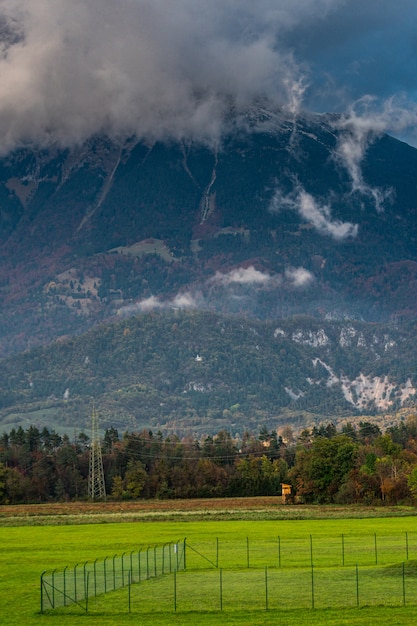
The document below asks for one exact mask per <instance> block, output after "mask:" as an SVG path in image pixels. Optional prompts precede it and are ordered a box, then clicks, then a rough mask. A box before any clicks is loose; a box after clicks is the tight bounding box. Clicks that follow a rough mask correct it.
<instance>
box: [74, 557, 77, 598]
mask: <svg viewBox="0 0 417 626" xmlns="http://www.w3.org/2000/svg"><path fill="white" fill-rule="evenodd" d="M77 567H78V563H77V565H76V566H75V567H74V599H75V601H76V602H77Z"/></svg>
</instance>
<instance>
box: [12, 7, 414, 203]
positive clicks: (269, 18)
mask: <svg viewBox="0 0 417 626" xmlns="http://www.w3.org/2000/svg"><path fill="white" fill-rule="evenodd" d="M416 58H417V2H416V1H415V0H396V1H395V2H393V0H257V1H256V2H254V1H253V0H0V152H1V153H3V154H4V153H7V152H8V151H10V150H12V149H14V148H16V147H18V146H21V145H27V144H30V145H31V144H42V145H50V144H51V143H58V144H59V145H72V144H76V143H80V142H82V141H84V140H85V139H87V138H88V137H90V136H92V135H94V134H95V133H103V132H104V133H107V134H109V135H111V136H114V137H119V136H120V137H124V136H126V135H132V134H137V135H138V137H139V138H143V139H149V140H155V139H167V138H168V139H187V140H198V141H205V142H213V141H218V140H219V138H220V137H221V135H222V133H223V132H224V131H225V130H227V125H228V123H230V115H229V114H230V110H233V111H235V112H236V113H237V114H239V113H240V112H242V111H245V109H246V108H247V107H248V106H251V105H252V104H253V103H254V102H258V103H259V102H260V101H262V102H263V103H268V105H270V106H274V107H279V108H280V109H281V110H283V111H285V112H287V113H288V115H293V116H294V115H296V114H297V113H299V112H302V111H308V112H329V111H331V112H338V113H343V114H344V118H343V120H344V121H343V123H344V124H345V127H346V128H349V129H350V130H351V131H352V132H351V136H352V137H353V138H354V140H355V141H358V142H359V143H360V142H361V141H362V138H363V136H364V134H366V133H368V132H369V131H370V130H376V131H377V132H385V131H387V132H390V133H391V134H393V135H394V136H397V137H399V138H402V139H404V140H406V141H408V142H409V143H411V144H412V145H416V146H417V131H416V130H415V128H417V124H416V121H417V86H416ZM350 156H351V155H350ZM352 158H353V159H354V156H353V157H352ZM354 167H355V162H354V161H353V162H352V168H353V169H352V172H353V174H354ZM358 176H359V174H358ZM357 184H358V185H359V186H360V184H361V180H360V176H359V178H358V180H357ZM306 201H307V200H306Z"/></svg>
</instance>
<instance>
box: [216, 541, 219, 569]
mask: <svg viewBox="0 0 417 626" xmlns="http://www.w3.org/2000/svg"><path fill="white" fill-rule="evenodd" d="M216 567H219V538H218V537H216Z"/></svg>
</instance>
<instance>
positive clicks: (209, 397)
mask: <svg viewBox="0 0 417 626" xmlns="http://www.w3.org/2000/svg"><path fill="white" fill-rule="evenodd" d="M416 171H417V150H416V149H414V148H412V147H411V146H408V145H407V144H405V143H403V142H400V141H398V140H396V139H394V138H392V137H390V136H388V135H378V134H374V133H371V132H368V131H366V132H365V131H362V130H360V129H359V130H358V128H355V127H354V126H352V125H350V124H349V123H348V122H347V121H346V120H345V119H343V118H342V117H341V116H337V115H330V114H328V115H315V116H313V115H308V116H307V115H304V116H301V115H300V116H293V117H291V118H289V117H288V116H286V117H285V116H283V115H282V114H281V113H280V112H279V111H274V112H271V111H269V110H266V109H264V108H262V107H261V106H260V105H258V106H256V107H252V108H251V109H250V110H248V112H247V115H246V116H244V117H241V118H240V119H239V120H238V121H236V120H235V119H233V118H232V117H231V121H230V126H229V132H228V134H226V135H225V136H224V137H223V140H222V142H221V143H219V144H213V145H202V144H196V143H185V142H183V141H178V142H170V143H160V142H148V143H144V142H140V141H138V140H137V139H136V138H135V137H131V138H127V139H126V138H125V139H123V140H122V139H117V140H116V139H110V138H108V137H94V138H92V139H90V140H89V141H88V142H86V143H84V144H83V145H78V146H73V147H72V148H60V147H59V146H56V145H55V146H50V147H48V148H47V147H44V148H35V147H33V148H32V149H29V148H28V147H25V148H21V149H19V150H15V151H14V152H12V153H9V154H7V155H4V156H3V157H2V158H1V159H0V294H1V302H0V356H1V357H3V359H4V361H3V363H2V367H3V375H2V380H3V381H5V382H3V383H2V388H1V401H0V404H1V407H2V409H1V410H2V414H1V415H2V418H1V419H3V423H4V424H15V423H18V422H19V420H20V419H21V416H22V415H26V416H27V415H30V416H31V417H30V419H38V417H39V415H43V416H44V418H45V419H46V420H48V419H49V418H48V415H49V413H48V411H49V409H50V406H49V405H50V404H51V402H52V404H54V402H55V405H54V406H59V411H58V412H61V413H60V415H59V416H57V413H56V411H55V412H54V410H52V413H51V415H52V417H51V419H52V421H53V422H54V423H56V424H61V425H65V424H67V425H68V424H70V423H71V424H75V423H77V424H81V425H82V424H83V419H84V417H81V414H82V415H84V416H85V415H86V414H87V413H89V409H88V405H89V403H90V402H91V399H92V397H93V396H94V397H101V398H102V399H103V402H104V405H105V406H106V407H107V408H108V411H107V412H108V413H109V411H110V408H109V407H112V410H113V409H114V412H113V415H114V414H115V413H117V412H120V411H121V412H122V414H123V415H125V417H126V420H127V422H126V423H131V424H132V425H135V427H136V426H140V425H144V424H146V425H153V426H154V425H155V423H158V424H160V425H161V424H164V425H165V426H166V427H167V428H168V426H169V423H170V421H172V420H173V421H174V422H175V423H176V424H179V425H180V427H181V428H183V427H184V424H185V423H186V422H187V420H190V424H192V423H195V424H198V428H204V424H205V422H204V420H209V421H210V419H211V418H212V414H213V412H214V413H216V415H217V417H216V418H215V419H219V420H220V422H222V420H223V418H222V417H219V415H220V416H223V412H224V411H226V412H227V411H229V412H230V411H231V407H236V406H238V407H239V410H237V409H236V410H237V412H238V413H239V415H240V418H239V419H240V420H241V422H242V423H246V424H248V425H250V424H252V423H255V422H256V423H259V422H260V421H262V420H263V419H265V420H267V421H268V422H273V421H274V420H275V419H276V417H277V415H281V414H283V412H285V411H287V410H290V412H291V416H290V417H291V419H292V420H293V419H296V415H301V416H304V417H302V419H304V418H305V411H306V410H312V411H313V413H315V414H316V415H318V414H320V413H321V414H323V413H325V414H328V413H331V412H332V411H333V413H335V414H340V415H343V414H346V412H349V411H350V412H352V411H353V412H360V411H369V410H373V411H375V410H388V409H394V408H395V407H399V406H401V405H402V404H404V403H406V402H407V401H408V398H409V397H410V394H412V393H414V382H413V381H414V378H413V373H414V370H415V365H414V364H413V360H412V356H411V355H410V354H409V350H410V349H411V348H410V346H414V343H413V341H414V339H413V334H412V332H411V331H410V328H411V327H412V324H413V320H414V319H415V317H416V313H417V297H416V296H417V246H416V239H417V219H416V218H417V183H416V178H415V172H416ZM150 311H152V312H153V313H152V314H150V313H149V312H150ZM186 311H188V313H187V314H186V313H185V312H186ZM180 314H183V315H185V318H184V319H186V320H187V319H188V321H189V323H191V321H190V320H194V322H193V323H197V321H198V323H199V324H201V325H202V327H200V328H194V327H193V328H192V329H191V328H188V327H187V324H186V323H185V322H182V323H183V324H184V328H185V329H186V330H185V331H184V332H185V334H186V335H187V333H190V339H189V341H188V343H187V342H186V345H187V347H186V354H187V356H186V358H185V357H184V358H185V361H183V360H182V357H183V354H184V348H183V347H181V344H179V345H175V346H174V343H172V341H173V339H172V337H173V336H175V335H173V333H172V329H173V328H174V327H176V325H177V324H178V322H177V321H175V320H173V319H172V316H175V315H180ZM137 315H139V318H138V319H137V320H136V318H135V317H134V316H137ZM147 315H150V317H147ZM193 315H194V316H195V317H193ZM187 316H190V317H187ZM205 316H207V317H205ZM217 316H219V317H217ZM294 316H296V317H295V318H294ZM297 316H298V317H297ZM300 316H303V317H300ZM223 319H224V320H226V319H232V320H234V321H233V325H234V326H233V328H236V329H237V328H239V324H242V325H243V326H244V328H245V329H246V331H245V332H244V333H243V334H242V336H240V335H239V332H240V331H238V330H236V334H234V335H233V338H231V339H230V342H228V343H226V344H225V345H224V346H223V347H222V346H221V345H218V343H217V342H218V339H219V335H218V332H217V329H218V327H219V325H220V326H221V325H222V324H226V326H227V324H229V322H227V323H226V322H223V321H222V320H223ZM294 319H295V321H294ZM138 320H139V321H138ZM140 320H142V321H140ZM143 320H147V321H146V322H145V321H143ZM152 320H153V321H152ZM155 320H156V321H155ZM237 320H240V321H237ZM249 320H250V321H249ZM278 320H279V321H278ZM300 320H304V322H300ZM231 323H232V322H230V324H231ZM114 324H115V325H114ZM130 324H133V325H139V326H140V324H144V325H145V327H146V328H147V331H148V332H149V333H150V336H151V337H155V336H159V337H160V338H159V344H158V343H157V342H156V343H153V344H150V345H149V346H148V345H147V344H146V345H145V347H142V348H141V352H145V353H146V351H147V350H148V349H149V350H150V351H151V352H150V355H148V356H146V354H142V356H141V357H140V358H139V357H138V356H128V355H126V356H124V355H123V350H122V345H123V342H122V343H121V344H119V343H117V342H116V343H115V344H114V345H113V343H112V342H113V339H111V343H110V344H109V345H111V346H113V348H112V350H113V349H114V351H115V353H116V354H117V355H118V361H114V359H113V357H114V355H113V353H112V352H111V350H110V348H109V345H108V344H107V338H108V337H109V336H110V337H112V338H113V337H114V335H115V333H116V335H117V333H118V332H119V331H116V330H114V329H115V328H117V329H123V332H124V331H126V332H127V333H129V332H131V328H130ZM205 324H208V328H209V329H211V331H212V332H213V333H214V336H213V338H211V339H210V338H209V337H208V336H207V337H205V341H204V342H203V341H201V340H200V337H201V334H202V333H203V335H204V336H206V329H205V326H204V325H205ZM287 324H289V325H291V324H295V326H294V330H292V331H290V330H288V328H287ZM327 324H333V326H329V327H328V326H327ZM361 324H363V325H364V326H363V329H362V327H361V326H360V325H361ZM410 324H411V326H410ZM258 325H260V326H259V327H258ZM358 325H359V326H358ZM243 326H242V327H243ZM94 327H97V329H96V330H94V331H91V330H90V329H93V328H94ZM250 328H253V329H255V330H254V331H252V330H249V329H250ZM277 329H278V330H277ZM279 329H281V330H282V333H281V330H279ZM87 331H90V332H92V333H93V334H87V335H83V338H82V339H80V340H77V339H76V337H77V336H78V335H81V334H82V333H86V332H87ZM255 331H256V332H255ZM137 332H139V331H135V333H136V334H137ZM207 332H208V331H207ZM135 333H133V335H134V336H136V334H135ZM216 333H217V334H216ZM256 333H260V336H263V337H264V339H263V340H262V342H261V339H259V341H258V340H256V342H255V343H254V342H253V341H252V338H253V337H255V335H256ZM274 333H278V334H274ZM333 336H334V337H338V339H337V341H336V339H335V340H334V341H333V340H332V341H330V339H329V338H330V337H333ZM362 336H363V337H364V338H365V337H368V338H367V339H363V343H362V339H361V337H362ZM71 337H72V338H73V339H71ZM191 337H192V340H191ZM296 337H301V339H302V340H301V341H298V342H297V339H296ZM325 337H327V338H328V339H329V341H328V342H327V340H326V339H325ZM371 337H374V338H375V337H376V338H377V339H372V338H371ZM384 337H385V338H386V339H384ZM94 338H95V339H94ZM321 338H322V339H323V341H324V345H323V346H320V341H321ZM343 338H344V339H343ZM249 339H250V341H249ZM184 341H185V339H184ZM254 341H255V340H254ZM280 341H281V343H282V345H281V344H280ZM341 341H342V342H343V341H345V342H348V343H349V342H350V344H349V346H348V345H346V346H345V350H344V351H342V352H341V344H340V342H341ZM355 341H356V342H357V343H356V344H355ZM51 342H56V343H54V344H53V345H52V346H51V347H50V348H44V347H40V348H38V349H37V350H35V351H34V352H33V353H32V352H28V353H27V354H23V355H21V353H22V352H24V351H28V350H29V351H30V349H31V348H36V346H47V345H48V344H51ZM72 342H74V343H72ZM79 342H81V343H79ZM91 342H93V343H94V342H95V345H96V346H99V348H94V349H92V350H91V351H90V352H88V351H87V352H85V353H84V352H83V350H82V348H81V347H80V346H83V343H85V344H86V345H90V344H91ZM211 342H214V345H215V352H216V354H217V355H218V358H216V359H215V360H213V361H210V358H209V359H207V355H205V354H204V350H205V347H206V346H210V348H209V352H210V351H212V350H213V345H212V343H211ZM260 342H261V343H262V347H261V344H260ZM125 343H126V341H125ZM171 344H172V345H171ZM246 344H247V345H246ZM252 344H253V345H252ZM310 344H311V345H310ZM316 344H317V345H316ZM354 344H355V345H354ZM168 345H169V346H170V358H169V359H168V360H167V357H166V356H165V355H164V350H165V348H166V346H168ZM256 345H258V347H259V350H258V348H256V347H255V346H256ZM392 345H393V346H395V349H391V347H392ZM382 346H387V347H386V349H385V348H382ZM73 350H75V353H74V354H73V352H72V351H73ZM100 350H102V352H103V354H104V355H106V357H105V358H106V359H107V361H108V363H111V368H113V369H109V371H108V372H107V373H106V371H105V370H104V369H103V368H102V367H99V368H98V369H96V370H94V369H93V370H91V371H90V370H89V369H88V368H87V370H85V369H83V368H84V366H85V367H86V364H88V363H91V362H94V363H95V364H97V363H101V360H102V358H104V357H101V356H100ZM323 350H324V351H325V354H323ZM332 350H333V352H332ZM62 351H64V352H65V353H66V354H68V358H69V359H70V361H71V363H72V364H73V365H72V366H71V368H73V369H71V368H70V369H69V370H67V367H66V365H65V362H62V358H63V357H62ZM200 352H201V357H202V359H203V360H202V361H198V360H197V361H196V359H197V356H199V355H200ZM231 354H232V355H234V357H233V358H234V361H230V358H229V356H230V355H231ZM405 354H407V355H408V356H407V359H406V360H405V361H404V363H403V362H402V359H403V358H405V357H404V355H405ZM13 355H16V356H13ZM92 355H94V356H92ZM260 355H264V356H262V357H261V356H260ZM255 357H256V358H255ZM74 359H75V361H74ZM77 359H78V361H77ZM86 359H87V361H85V360H86ZM147 359H149V361H150V362H151V363H152V367H151V372H149V371H148V370H147V367H148V365H149V363H147ZM364 359H365V361H366V362H365V361H364ZM124 360H125V361H126V366H127V365H128V364H129V363H131V362H132V363H133V364H134V367H133V370H132V372H131V373H130V374H129V375H128V374H127V372H124V373H123V375H122V373H121V370H120V372H119V374H120V376H119V374H118V375H117V376H116V375H115V374H114V371H115V369H117V370H119V369H120V367H119V365H118V364H119V363H121V362H123V361H124ZM374 361H375V362H374ZM243 362H244V363H245V367H243V365H242V363H243ZM184 363H187V364H188V365H187V367H186V366H185V365H184ZM208 363H210V368H209V370H207V365H208ZM260 363H261V364H260ZM49 364H51V369H50V368H49ZM83 364H84V365H83ZM222 364H223V365H222ZM346 364H348V365H346ZM191 366H192V367H191ZM106 367H109V368H110V365H108V366H107V365H106ZM74 368H75V369H74ZM184 368H185V369H184ZM195 368H197V369H195ZM216 368H217V370H216ZM173 370H174V372H175V375H174V374H173ZM194 370H195V371H194ZM202 371H203V372H205V374H204V376H201V378H199V377H198V376H197V374H201V373H202ZM87 373H88V375H87ZM129 376H130V378H129ZM142 377H143V380H142ZM242 377H243V378H242ZM35 379H36V382H35ZM278 379H279V381H280V382H279V383H278V382H277V380H278ZM163 380H165V381H167V382H166V383H162V382H161V381H163ZM42 381H43V382H42ZM54 381H55V382H54ZM226 381H227V382H226ZM309 381H312V382H309ZM318 381H320V384H319V382H318ZM223 383H224V384H223ZM141 385H144V388H143V389H145V391H144V390H143V389H142V387H141ZM164 385H165V386H164ZM66 389H69V392H68V393H69V396H68V397H67V398H65V399H64V394H65V390H66ZM118 389H120V394H121V396H120V397H123V402H119V399H120V397H119V396H117V393H118V391H117V390H118ZM366 389H367V390H368V391H365V390H366ZM214 390H215V391H214ZM384 394H385V395H384ZM74 395H75V397H76V399H74ZM126 397H127V398H130V399H131V401H132V403H134V405H135V406H134V407H133V406H132V405H131V404H130V403H129V402H130V401H129V402H128V401H127V400H126ZM48 398H49V400H48ZM109 398H111V400H110V399H109ZM145 398H146V401H145V400H144V399H145ZM190 398H193V400H192V401H191V400H190ZM387 398H388V401H387V402H385V400H386V399H387ZM56 399H58V400H59V402H58V404H56ZM142 400H144V403H143V405H142V408H138V406H137V404H138V402H139V401H142ZM25 403H27V405H26V404H25ZM294 403H295V406H293V405H294ZM290 405H291V406H290ZM48 407H49V408H48ZM63 407H67V408H63ZM68 407H70V408H69V409H68ZM158 407H159V408H158ZM163 407H165V408H163ZM242 407H244V408H242ZM289 407H290V408H289ZM38 410H39V411H40V413H39V414H38V417H36V415H35V413H36V411H38ZM106 410H107V409H106ZM45 411H46V413H45ZM68 411H69V412H68ZM80 411H81V413H80ZM294 411H295V413H294ZM172 412H176V415H175V416H174V417H173V414H172ZM179 413H180V414H181V416H182V417H180V418H177V416H178V414H179ZM232 413H233V411H232ZM16 415H18V416H19V415H20V417H16ZM226 416H227V417H226V418H225V420H223V421H224V422H225V423H230V419H229V418H230V415H229V414H228V413H226ZM15 418H16V419H15ZM23 419H29V418H28V417H26V418H25V417H23ZM123 419H124V418H123ZM123 419H122V421H123ZM297 419H298V418H297ZM300 419H301V418H300ZM193 420H194V422H193ZM222 423H223V422H222Z"/></svg>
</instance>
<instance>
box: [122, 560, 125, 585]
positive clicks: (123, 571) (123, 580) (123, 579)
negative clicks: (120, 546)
mask: <svg viewBox="0 0 417 626" xmlns="http://www.w3.org/2000/svg"><path fill="white" fill-rule="evenodd" d="M125 554H126V552H123V554H122V587H124V586H125Z"/></svg>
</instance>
